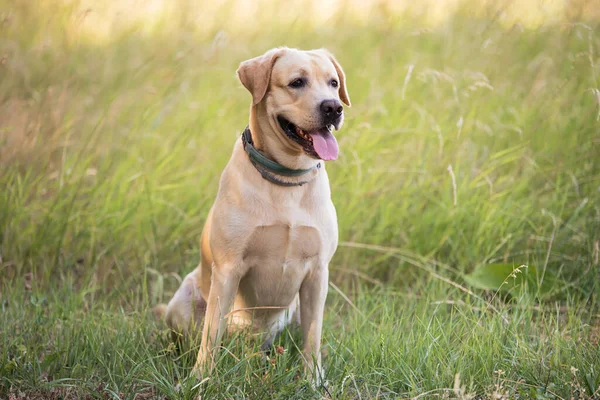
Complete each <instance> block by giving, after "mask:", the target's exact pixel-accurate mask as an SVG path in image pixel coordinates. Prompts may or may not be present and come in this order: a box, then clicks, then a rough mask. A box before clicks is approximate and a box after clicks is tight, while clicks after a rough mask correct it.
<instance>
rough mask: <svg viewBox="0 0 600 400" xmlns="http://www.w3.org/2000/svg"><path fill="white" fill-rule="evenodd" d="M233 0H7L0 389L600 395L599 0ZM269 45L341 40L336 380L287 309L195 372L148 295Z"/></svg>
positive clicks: (1, 130)
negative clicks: (309, 350) (304, 355)
mask: <svg viewBox="0 0 600 400" xmlns="http://www.w3.org/2000/svg"><path fill="white" fill-rule="evenodd" d="M239 3H240V4H245V6H244V7H246V8H243V7H241V6H239V5H238V3H236V2H235V1H229V2H226V3H224V4H222V5H221V6H215V5H210V6H209V5H208V4H206V5H201V4H197V3H194V2H192V1H176V2H172V3H168V4H169V5H168V6H165V4H166V3H162V2H160V1H152V2H139V1H137V2H136V1H135V0H129V1H126V2H123V3H117V2H115V3H109V2H98V3H92V2H89V3H88V2H85V1H83V0H82V1H80V2H64V1H58V0H55V1H40V2H29V1H13V0H0V398H9V399H20V398H36V399H38V398H52V399H60V398H68V399H75V398H90V399H95V398H107V399H108V398H124V399H146V398H182V399H190V398H193V397H194V396H197V395H198V394H201V396H202V398H236V399H238V398H247V399H262V398H282V399H288V398H323V397H324V398H333V399H369V398H385V399H387V398H419V399H429V398H433V399H435V398H453V399H454V398H460V399H474V398H478V399H482V398H489V399H492V398H493V399H517V398H518V399H528V398H539V399H579V398H580V399H588V398H594V397H595V398H600V350H599V344H598V341H599V337H600V264H599V260H598V259H599V248H600V82H599V81H600V25H599V23H598V22H599V21H600V16H599V15H598V10H600V6H599V5H598V4H597V3H594V2H579V3H577V2H575V3H569V4H571V6H570V8H568V9H564V7H563V8H561V7H558V6H556V7H554V8H552V7H551V5H552V4H555V5H556V4H557V3H558V2H554V3H553V2H548V1H539V2H536V1H529V2H524V3H523V4H522V5H520V6H518V3H519V2H489V3H486V4H487V5H485V4H483V2H476V1H470V2H466V3H465V2H459V1H445V2H433V3H432V2H429V3H428V2H425V3H423V4H425V5H424V6H421V7H418V6H417V5H416V4H413V5H412V6H408V4H409V3H408V2H398V3H394V2H391V1H390V2H385V1H384V2H381V3H380V4H379V5H373V6H370V7H366V9H365V8H364V7H365V6H364V5H363V8H360V4H361V3H360V2H355V1H346V2H338V4H337V6H336V5H335V3H336V2H332V3H327V4H329V5H328V6H324V5H323V6H319V5H318V3H317V2H311V3H310V4H308V3H305V2H300V1H292V2H290V3H287V4H283V3H281V4H278V3H275V2H268V1H261V2H259V3H260V5H259V6H252V4H253V3H250V2H239ZM563 3H565V2H560V4H563ZM111 4H112V5H111ZM117 4H120V5H117ZM161 4H162V7H163V8H160V7H161ZM332 4H333V5H332ZM398 4H401V5H405V6H406V7H403V6H398ZM427 4H429V7H427ZM597 6H598V7H597ZM240 7H241V8H240ZM565 7H566V6H565ZM500 11H502V12H500ZM594 12H595V13H596V14H595V15H594ZM278 45H287V46H290V47H299V48H318V47H327V48H328V49H330V50H331V51H332V52H333V53H334V54H335V55H336V56H337V58H338V60H339V61H340V62H341V64H342V65H343V66H344V67H345V71H346V74H347V80H348V89H349V92H350V96H351V99H352V103H353V107H352V108H350V109H348V110H347V117H346V124H345V126H344V128H343V130H342V131H341V132H340V133H339V134H338V140H339V143H340V148H341V155H340V159H339V160H338V161H336V162H332V163H330V164H328V172H329V174H330V179H331V186H332V192H333V200H334V203H335V204H336V207H337V210H338V216H339V229H340V241H341V243H340V246H339V248H338V251H337V253H336V255H335V257H334V259H333V261H332V263H331V265H330V268H331V282H332V283H331V286H330V291H329V297H328V304H327V307H326V316H325V318H326V321H325V325H324V346H323V354H324V366H325V369H326V374H327V381H328V382H327V385H326V387H325V388H323V387H321V388H312V387H311V386H310V385H309V384H308V383H307V382H306V381H305V380H304V379H303V378H302V376H301V375H299V371H300V364H301V363H300V358H299V354H298V346H301V343H300V340H301V338H300V335H299V333H298V332H297V331H296V330H294V329H292V330H290V331H286V332H285V333H284V335H283V336H282V337H281V339H280V341H279V342H278V345H280V346H281V349H283V353H282V354H280V352H275V353H274V354H273V355H271V356H269V358H268V359H267V358H266V357H265V356H264V355H263V354H262V353H261V352H260V351H259V346H260V343H256V342H255V341H253V340H252V338H250V337H248V336H247V335H239V336H230V337H228V338H227V339H226V341H225V343H224V346H225V347H226V348H227V349H228V350H229V351H223V352H221V359H220V360H219V362H218V368H217V371H216V372H215V373H214V375H212V376H211V377H210V378H209V379H208V380H207V381H205V382H203V383H202V384H199V382H197V381H195V380H193V379H190V378H188V376H189V373H190V371H191V368H192V366H193V362H194V360H195V353H196V352H197V349H198V346H199V340H198V338H191V339H190V340H188V341H187V342H186V343H184V344H183V345H182V346H181V347H180V348H177V347H176V346H174V345H173V344H171V343H170V342H169V336H168V331H167V330H166V327H165V325H164V323H162V321H157V320H156V319H155V318H154V316H153V314H152V307H153V306H154V305H156V304H158V303H163V302H167V301H168V300H169V298H170V296H171V295H172V293H173V292H174V291H175V290H176V288H177V287H178V285H179V282H180V280H181V277H182V276H185V274H186V273H188V272H189V271H191V270H192V269H193V268H194V267H195V266H196V265H197V263H198V260H199V242H198V240H199V236H200V232H201V229H202V224H203V221H204V219H205V217H206V213H207V211H208V209H209V207H210V205H211V203H212V201H213V198H214V196H215V193H216V190H217V185H218V179H219V174H220V171H221V170H222V168H223V167H224V165H225V163H226V162H227V160H228V159H229V156H230V153H231V149H232V146H233V143H234V141H235V140H237V138H238V136H239V135H240V133H241V131H242V129H243V128H244V127H245V126H246V123H247V118H248V108H249V104H250V95H249V94H248V93H247V92H246V91H245V90H244V89H243V87H242V86H241V84H240V83H239V82H238V81H237V79H236V77H235V69H236V68H237V65H238V64H239V63H240V62H241V61H243V60H245V59H247V58H250V57H253V56H255V55H258V54H261V53H262V52H264V51H265V50H266V49H268V48H271V47H274V46H278ZM513 270H515V271H514V273H513ZM511 275H514V276H511ZM524 277H525V278H524Z"/></svg>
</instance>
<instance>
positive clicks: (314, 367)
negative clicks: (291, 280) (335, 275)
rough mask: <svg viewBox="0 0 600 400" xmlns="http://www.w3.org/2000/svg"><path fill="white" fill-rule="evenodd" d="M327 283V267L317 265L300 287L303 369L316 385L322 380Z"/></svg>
mask: <svg viewBox="0 0 600 400" xmlns="http://www.w3.org/2000/svg"><path fill="white" fill-rule="evenodd" d="M328 283H329V270H328V266H327V265H318V266H316V267H315V269H314V270H313V271H311V272H310V273H309V275H308V276H307V277H306V278H305V279H304V282H302V286H301V287H300V324H301V326H302V339H303V341H304V346H303V347H304V350H303V355H304V369H305V371H306V372H307V373H308V377H309V379H311V380H312V381H313V382H314V383H315V384H317V385H319V384H320V383H321V382H322V379H323V369H322V368H321V330H322V327H323V309H324V308H325V299H326V297H327V288H328Z"/></svg>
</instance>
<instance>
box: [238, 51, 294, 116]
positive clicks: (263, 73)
mask: <svg viewBox="0 0 600 400" xmlns="http://www.w3.org/2000/svg"><path fill="white" fill-rule="evenodd" d="M284 52H285V48H276V49H271V50H269V51H267V52H266V53H265V54H263V55H262V56H258V57H255V58H251V59H250V60H246V61H244V62H242V63H241V64H240V66H239V68H238V69H237V75H238V78H239V79H240V81H241V82H242V85H244V87H245V88H246V89H248V91H249V92H250V93H251V94H252V104H253V105H257V104H258V103H260V102H261V101H262V99H263V98H264V97H265V94H267V89H268V88H269V82H270V81H271V71H272V70H273V65H275V61H277V59H278V58H279V57H281V55H282V54H283V53H284Z"/></svg>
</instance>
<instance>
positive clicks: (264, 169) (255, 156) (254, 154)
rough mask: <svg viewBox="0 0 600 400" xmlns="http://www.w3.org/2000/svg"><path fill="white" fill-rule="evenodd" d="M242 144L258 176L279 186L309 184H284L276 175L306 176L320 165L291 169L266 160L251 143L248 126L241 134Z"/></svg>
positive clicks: (300, 182)
mask: <svg viewBox="0 0 600 400" xmlns="http://www.w3.org/2000/svg"><path fill="white" fill-rule="evenodd" d="M242 144H243V146H244V150H245V151H246V153H247V154H248V158H249V159H250V162H251V163H252V165H254V168H256V170H257V171H258V172H260V175H261V176H262V177H263V178H264V179H266V180H268V181H269V182H271V183H274V184H276V185H279V186H302V185H304V184H305V183H308V182H310V181H311V180H312V179H309V180H306V181H299V182H286V181H282V180H281V179H279V178H278V177H277V175H280V176H286V177H289V178H292V177H298V176H302V175H306V174H308V173H310V172H312V171H314V170H315V169H319V168H321V163H320V162H319V163H317V165H316V166H314V167H312V168H308V169H291V168H288V167H285V166H283V165H281V164H279V163H278V162H276V161H273V160H271V159H269V158H267V157H266V156H265V155H264V154H262V153H261V152H260V151H258V150H257V149H256V147H254V143H253V142H252V133H250V127H248V126H247V127H246V129H244V132H243V133H242Z"/></svg>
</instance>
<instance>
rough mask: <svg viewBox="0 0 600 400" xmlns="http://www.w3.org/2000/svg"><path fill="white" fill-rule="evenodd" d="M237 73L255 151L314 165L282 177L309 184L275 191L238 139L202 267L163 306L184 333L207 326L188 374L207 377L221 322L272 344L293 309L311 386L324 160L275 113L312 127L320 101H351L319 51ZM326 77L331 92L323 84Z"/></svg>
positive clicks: (329, 243)
mask: <svg viewBox="0 0 600 400" xmlns="http://www.w3.org/2000/svg"><path fill="white" fill-rule="evenodd" d="M238 76H239V78H240V80H241V82H242V84H243V85H244V86H245V87H246V88H247V89H248V90H249V91H250V92H251V94H252V98H253V101H252V106H251V108H250V124H249V126H250V130H251V132H252V137H253V140H254V143H255V147H256V148H257V149H259V150H260V151H261V152H262V153H263V154H265V155H266V156H267V157H269V158H271V159H272V160H275V161H277V162H279V163H280V164H282V165H284V166H286V167H288V168H310V167H313V166H315V165H316V164H317V163H320V164H321V167H320V168H317V169H314V170H313V171H312V172H311V173H310V174H309V176H308V177H307V176H302V177H300V178H286V177H281V179H282V180H285V181H288V182H294V181H299V180H307V179H310V182H308V183H306V184H305V185H302V186H292V187H284V186H279V185H276V184H273V183H271V182H269V181H267V180H265V179H263V177H262V176H261V175H260V173H259V172H258V171H257V170H256V169H255V168H254V166H253V165H252V164H251V162H250V160H249V158H248V156H247V154H246V153H245V151H244V149H243V145H242V142H241V140H237V141H236V143H235V145H234V148H233V154H232V156H231V159H230V160H229V163H228V164H227V166H226V167H225V169H224V171H223V174H222V176H221V180H220V184H219V191H218V193H217V197H216V199H215V202H214V204H213V206H212V209H211V210H210V213H209V214H208V218H207V221H206V225H205V226H204V230H203V233H202V239H201V250H202V259H201V263H200V265H199V266H198V267H197V268H196V269H195V270H194V271H193V272H191V273H190V274H189V275H187V276H186V278H185V280H184V281H183V283H182V284H181V287H180V288H179V290H178V291H177V292H176V293H175V295H174V296H173V298H172V299H171V301H170V302H169V304H168V306H167V308H166V314H165V317H166V321H167V323H168V325H169V326H170V327H171V328H172V329H174V330H176V331H179V332H182V333H185V332H187V331H188V330H189V329H197V328H199V327H200V323H201V322H202V321H203V320H204V327H203V331H202V343H201V347H200V351H199V353H198V359H197V363H196V367H195V372H196V373H197V374H198V375H199V376H206V375H207V374H208V373H210V371H211V369H212V367H213V365H214V352H215V351H216V349H217V348H218V346H219V345H220V342H221V338H222V335H223V333H224V331H225V329H226V326H227V325H229V326H230V327H231V326H237V327H245V326H252V327H253V328H255V329H258V330H262V331H265V332H267V336H266V343H267V344H270V343H271V342H272V340H273V337H274V336H275V335H276V333H277V332H279V331H280V330H281V329H282V328H283V327H284V326H285V325H286V324H287V323H289V322H290V321H291V320H292V319H293V318H298V315H297V314H298V311H299V317H300V318H299V320H300V323H301V326H302V333H303V342H304V344H303V355H304V362H305V367H306V369H307V372H308V373H309V375H311V376H312V377H314V378H315V379H316V380H317V381H318V380H320V378H321V376H322V369H321V354H320V344H321V330H322V321H323V309H324V305H325V298H326V296H327V289H328V264H329V261H330V260H331V257H332V256H333V254H334V252H335V250H336V247H337V243H338V227H337V217H336V211H335V208H334V206H333V203H332V201H331V192H330V188H329V179H328V177H327V172H326V170H325V167H324V163H323V161H320V160H317V159H315V158H312V157H310V156H308V155H307V154H305V153H304V151H303V150H302V147H301V146H300V145H298V144H296V143H295V142H294V141H292V140H290V139H289V138H288V137H287V136H286V135H285V133H284V132H283V131H282V129H281V127H280V126H279V124H278V122H277V115H284V116H285V118H287V119H288V120H289V121H291V122H293V123H294V124H295V125H296V126H298V127H299V128H301V129H303V130H305V131H310V130H315V129H319V123H320V121H319V117H318V113H317V111H316V110H318V105H319V104H320V102H322V101H323V100H326V99H336V100H341V101H342V102H344V103H345V104H346V105H350V100H349V97H348V93H347V91H346V85H345V77H344V73H343V71H342V69H341V68H340V66H339V64H338V63H337V61H336V60H335V59H334V58H333V56H332V55H331V54H330V53H328V52H327V51H326V50H314V51H299V50H295V49H288V48H277V49H273V50H270V51H269V52H267V53H266V54H264V55H262V56H260V57H256V58H253V59H251V60H248V61H245V62H243V63H242V64H241V65H240V67H239V69H238ZM298 76H303V77H305V78H306V79H307V81H308V82H309V84H308V85H307V87H306V88H304V89H303V90H294V89H293V88H291V87H289V83H290V81H292V80H293V79H295V78H297V77H298ZM333 78H335V79H336V80H338V81H339V86H338V87H337V88H335V87H332V85H330V82H331V79H333ZM205 300H206V301H205Z"/></svg>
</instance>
